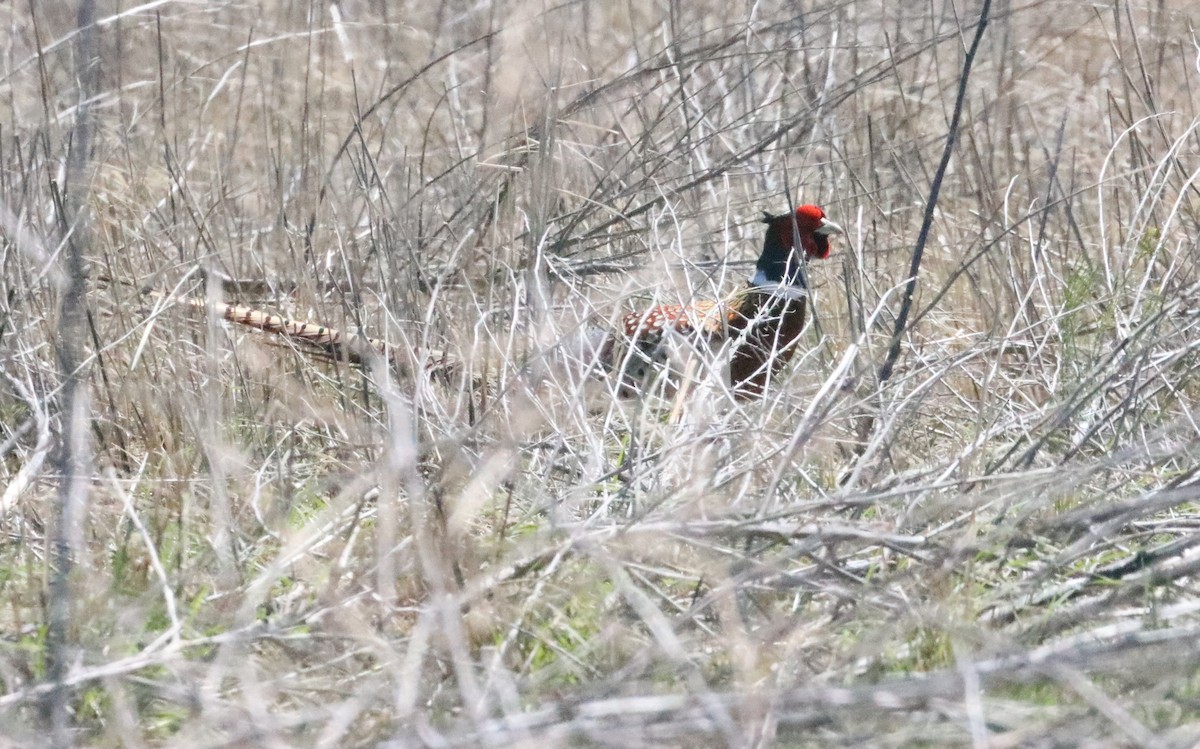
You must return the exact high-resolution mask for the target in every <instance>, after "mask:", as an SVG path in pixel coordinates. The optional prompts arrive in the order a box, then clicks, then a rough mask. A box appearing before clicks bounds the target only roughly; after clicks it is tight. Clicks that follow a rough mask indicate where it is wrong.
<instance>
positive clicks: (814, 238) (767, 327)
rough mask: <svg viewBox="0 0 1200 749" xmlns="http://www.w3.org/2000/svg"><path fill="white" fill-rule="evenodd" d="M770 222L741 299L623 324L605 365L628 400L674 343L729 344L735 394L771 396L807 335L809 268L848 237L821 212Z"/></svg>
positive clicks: (669, 309)
mask: <svg viewBox="0 0 1200 749" xmlns="http://www.w3.org/2000/svg"><path fill="white" fill-rule="evenodd" d="M763 222H764V223H766V225H767V230H766V236H765V237H764V239H763V248H762V254H761V255H760V256H759V258H758V264H757V266H756V268H755V272H754V277H753V278H751V279H750V281H749V283H747V284H746V286H745V287H744V288H742V289H740V290H739V291H737V292H735V293H734V294H733V296H731V297H730V298H728V299H726V300H724V301H721V302H718V301H713V300H705V301H699V302H694V303H691V304H664V305H659V306H656V307H651V308H649V309H646V310H639V311H637V312H631V313H630V314H628V315H626V316H625V317H624V318H622V320H621V324H620V326H619V329H618V331H617V332H616V333H615V334H614V335H613V336H612V337H611V338H610V339H609V340H608V341H607V342H606V343H605V345H604V348H603V350H602V351H601V359H602V361H603V362H604V363H605V365H606V366H607V367H608V368H609V369H610V370H612V371H614V372H616V373H617V375H618V377H619V383H618V389H619V394H620V395H622V396H630V395H633V394H636V393H638V392H642V391H643V390H644V389H646V388H647V387H650V386H653V383H654V379H655V378H656V377H657V376H658V374H659V373H660V372H662V371H663V365H664V364H666V361H667V359H668V356H669V351H670V345H671V343H672V339H674V341H675V342H679V341H683V342H685V343H686V342H700V343H703V344H705V345H707V346H708V347H711V348H719V347H720V346H722V345H723V344H726V343H728V344H729V346H730V348H731V349H732V350H731V352H730V359H729V384H730V385H731V386H732V388H733V392H734V394H736V395H737V396H739V397H742V398H747V397H759V396H761V395H762V394H763V392H764V391H765V389H766V386H767V383H768V381H769V380H770V379H771V377H772V376H773V375H774V374H775V373H777V372H778V371H779V370H780V368H782V367H783V365H785V364H786V363H787V362H788V360H789V359H790V358H791V357H792V354H793V352H794V351H795V346H794V345H793V344H794V342H795V340H796V339H797V338H798V337H799V336H800V333H801V331H802V330H803V329H804V322H805V312H806V309H805V307H806V303H807V301H808V287H807V285H806V282H805V273H804V264H805V261H806V260H807V259H812V258H826V257H828V256H829V236H830V235H831V234H838V233H842V228H841V227H840V226H838V225H837V224H835V223H833V222H832V221H830V220H829V219H828V218H826V217H825V212H824V211H823V210H821V209H820V208H818V207H817V206H815V205H802V206H799V207H798V208H796V210H795V211H794V212H793V213H784V214H782V215H779V216H772V215H771V214H764V217H763ZM797 244H798V248H797ZM797 249H799V250H800V251H797ZM801 251H802V252H801ZM666 386H667V389H668V391H669V390H673V389H674V383H672V382H670V381H668V382H667V383H666Z"/></svg>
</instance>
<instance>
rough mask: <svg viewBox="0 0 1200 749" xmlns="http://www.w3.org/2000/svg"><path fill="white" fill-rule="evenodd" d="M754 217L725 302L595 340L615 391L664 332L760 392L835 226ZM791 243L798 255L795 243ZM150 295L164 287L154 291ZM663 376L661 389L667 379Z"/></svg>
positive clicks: (787, 353) (307, 327)
mask: <svg viewBox="0 0 1200 749" xmlns="http://www.w3.org/2000/svg"><path fill="white" fill-rule="evenodd" d="M763 221H764V223H766V224H767V230H766V236H765V238H764V240H763V249H762V254H761V255H760V256H759V258H758V264H757V266H756V268H755V273H754V277H753V278H751V279H750V281H749V283H747V285H746V286H745V287H744V288H742V289H740V290H739V291H737V292H735V293H734V294H733V295H732V296H731V297H729V298H727V299H725V300H724V301H713V300H705V301H699V302H694V303H691V304H686V305H682V304H664V305H658V306H655V307H651V308H649V309H646V310H641V311H638V312H631V313H629V314H628V315H626V316H625V317H623V318H622V319H621V324H620V327H619V330H618V331H617V332H616V333H613V334H610V335H606V336H604V337H603V338H602V340H601V341H600V350H599V357H600V363H602V364H603V365H604V367H605V368H606V369H608V370H609V371H612V372H615V373H617V376H618V378H619V380H618V394H619V395H621V396H625V397H627V396H630V395H633V394H636V393H638V392H642V391H643V390H644V389H645V388H646V387H647V386H648V385H651V386H652V385H653V381H654V377H656V376H657V374H658V373H659V372H661V371H662V368H663V365H664V364H666V362H667V359H668V358H669V351H670V347H671V343H672V339H674V340H675V341H681V342H684V343H695V342H700V343H703V344H704V345H706V346H708V347H711V348H720V347H721V346H722V345H725V344H729V346H730V348H731V349H732V350H731V352H730V359H729V379H730V384H731V385H732V386H733V391H734V393H735V394H737V395H739V396H741V397H748V396H751V397H752V396H759V395H762V393H763V391H764V390H765V388H766V385H767V382H768V381H769V380H770V378H771V376H772V375H774V374H775V373H776V372H778V371H779V369H780V368H781V367H783V365H784V364H786V363H787V362H788V360H789V359H790V358H791V357H792V354H793V353H794V350H795V346H794V345H793V343H794V342H795V340H796V338H797V337H799V335H800V333H801V331H802V330H803V329H804V322H805V313H806V304H807V301H808V288H807V286H806V283H805V274H804V263H805V262H806V261H807V260H808V259H812V258H825V257H828V256H829V235H831V234H837V233H841V232H842V228H841V227H840V226H838V225H837V224H835V223H833V222H832V221H830V220H829V219H827V218H826V217H825V212H824V211H822V210H821V209H820V208H818V207H817V206H815V205H802V206H800V207H798V208H796V210H795V211H794V212H793V213H785V214H782V215H779V216H772V215H770V214H765V215H764V218H763ZM797 242H799V247H800V250H801V251H802V252H803V254H801V252H798V251H797V250H796V246H797ZM155 296H162V297H166V296H167V295H166V294H165V293H162V292H155ZM182 301H183V303H185V304H187V305H188V306H192V307H195V308H198V309H204V310H210V311H212V312H213V313H215V314H216V315H217V316H218V317H222V318H224V319H225V320H227V321H229V322H231V323H235V324H238V325H242V326H246V327H251V328H256V329H258V330H261V331H264V332H267V333H274V334H277V335H280V336H283V337H285V338H288V339H290V340H293V341H300V342H302V343H305V344H308V345H309V346H311V347H313V348H314V349H317V350H320V351H322V352H323V353H325V354H327V355H329V356H332V357H334V358H338V359H343V358H344V359H345V360H347V361H349V362H351V363H363V362H364V361H365V360H366V359H367V358H369V357H371V356H375V355H379V356H383V357H384V358H385V359H387V360H390V361H391V362H392V364H393V365H394V366H398V367H401V365H403V364H404V361H403V360H402V358H400V357H397V356H396V353H397V352H395V351H394V350H392V349H391V348H390V347H388V346H387V345H386V344H385V343H384V342H383V341H380V340H376V339H374V338H368V337H366V336H363V335H360V334H357V333H342V332H340V331H338V330H336V329H334V328H330V327H328V326H325V325H321V324H318V323H310V322H301V321H296V320H289V319H287V318H285V317H280V316H278V315H273V314H269V313H266V312H263V311H261V310H258V309H256V308H253V307H247V306H245V305H241V304H220V303H216V304H214V303H212V302H209V301H208V300H206V299H203V298H198V297H193V298H185V299H184V300H182ZM593 350H594V349H593ZM401 368H404V367H401ZM424 368H425V369H426V370H427V371H428V372H429V373H431V374H436V375H438V376H440V377H442V378H443V379H449V376H450V374H451V373H452V372H454V371H455V370H456V368H457V367H456V362H454V361H453V360H451V359H449V358H448V357H446V356H445V355H442V356H434V357H430V358H429V359H428V360H427V361H426V362H425V365H424ZM666 384H667V385H668V387H669V388H670V386H671V383H670V382H667V383H666ZM670 389H673V388H670Z"/></svg>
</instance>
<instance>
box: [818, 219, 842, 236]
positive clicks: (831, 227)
mask: <svg viewBox="0 0 1200 749" xmlns="http://www.w3.org/2000/svg"><path fill="white" fill-rule="evenodd" d="M845 233H846V230H845V229H843V228H842V227H840V226H838V225H837V224H835V223H833V222H832V221H830V220H829V219H827V218H823V219H821V224H820V226H818V227H817V228H816V229H813V234H816V235H818V236H822V237H828V236H829V235H830V234H845Z"/></svg>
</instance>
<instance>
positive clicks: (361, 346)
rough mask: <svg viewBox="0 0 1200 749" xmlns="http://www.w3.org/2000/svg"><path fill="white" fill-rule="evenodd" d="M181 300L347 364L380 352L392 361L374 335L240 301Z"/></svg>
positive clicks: (384, 345) (391, 356)
mask: <svg viewBox="0 0 1200 749" xmlns="http://www.w3.org/2000/svg"><path fill="white" fill-rule="evenodd" d="M182 301H183V303H185V304H187V305H188V306H189V307H192V308H194V309H199V310H204V311H206V312H207V311H209V310H212V311H213V313H214V314H216V315H218V316H219V317H221V318H222V319H224V320H226V321H227V322H231V323H235V324H237V325H245V326H246V327H248V328H254V329H256V330H261V331H263V332H264V333H273V334H275V335H280V336H283V337H284V338H288V339H290V340H293V341H301V342H302V343H305V344H308V345H309V346H312V347H314V348H317V349H320V350H321V351H322V352H324V353H326V354H328V355H329V356H332V357H333V358H335V359H344V360H345V361H348V362H350V363H351V364H363V363H364V362H366V361H367V360H368V359H369V358H371V357H373V356H382V357H383V358H384V359H387V360H388V361H389V362H392V363H393V364H395V363H396V361H395V360H396V357H395V355H394V352H393V351H392V349H391V347H390V346H388V345H387V343H385V342H384V341H381V340H379V339H377V338H369V337H367V336H364V335H359V334H357V333H343V332H341V331H340V330H337V329H336V328H330V327H328V326H325V325H321V324H319V323H312V322H299V321H296V320H289V319H288V318H286V317H282V316H280V315H272V314H270V313H268V312H264V311H262V310H260V309H256V308H254V307H248V306H246V305H244V304H222V303H215V302H209V301H208V300H206V299H200V298H198V297H188V298H186V299H184V300H182Z"/></svg>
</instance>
